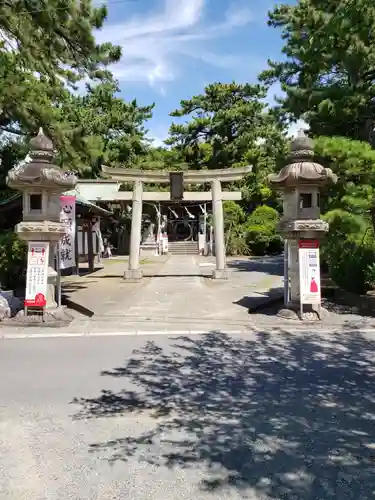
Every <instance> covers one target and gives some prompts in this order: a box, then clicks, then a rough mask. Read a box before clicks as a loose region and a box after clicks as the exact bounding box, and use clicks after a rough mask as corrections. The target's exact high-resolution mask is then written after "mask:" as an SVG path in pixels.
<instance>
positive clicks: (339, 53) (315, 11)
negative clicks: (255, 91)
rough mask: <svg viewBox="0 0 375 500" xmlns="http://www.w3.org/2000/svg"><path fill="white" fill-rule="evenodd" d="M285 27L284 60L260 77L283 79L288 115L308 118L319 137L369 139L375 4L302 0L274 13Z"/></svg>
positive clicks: (374, 87)
mask: <svg viewBox="0 0 375 500" xmlns="http://www.w3.org/2000/svg"><path fill="white" fill-rule="evenodd" d="M268 24H269V25H270V26H272V27H274V28H279V29H281V30H282V35H281V36H282V39H283V41H284V47H283V53H284V55H285V58H284V60H283V61H282V62H275V61H269V69H268V70H267V71H265V72H264V73H263V74H262V75H261V79H262V80H263V81H264V82H266V83H267V84H273V83H275V82H280V83H281V86H282V89H283V90H284V91H285V92H286V97H285V98H283V99H280V109H279V112H281V114H282V115H284V118H285V117H287V116H292V117H293V118H303V119H305V120H306V121H307V122H308V123H309V125H310V127H311V133H312V134H313V135H314V136H315V135H325V136H334V135H340V136H344V137H350V138H353V139H360V140H368V139H369V136H370V133H371V131H372V128H373V120H374V117H375V115H374V110H375V100H374V98H375V35H374V33H375V4H374V3H372V2H369V1H368V0H356V1H353V0H336V1H334V2H328V1H327V0H300V1H299V2H297V3H296V4H293V5H290V4H282V5H279V6H277V7H275V9H274V10H273V11H272V12H271V13H270V14H269V23H268Z"/></svg>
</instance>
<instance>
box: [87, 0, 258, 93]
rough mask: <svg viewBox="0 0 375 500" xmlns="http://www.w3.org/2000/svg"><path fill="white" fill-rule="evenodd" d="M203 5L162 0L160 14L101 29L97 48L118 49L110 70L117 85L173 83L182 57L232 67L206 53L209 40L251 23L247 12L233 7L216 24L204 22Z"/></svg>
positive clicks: (200, 0) (226, 58)
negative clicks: (118, 56)
mask: <svg viewBox="0 0 375 500" xmlns="http://www.w3.org/2000/svg"><path fill="white" fill-rule="evenodd" d="M204 13H205V0H165V2H164V10H163V11H162V12H156V13H154V14H147V15H143V16H136V17H133V18H132V19H130V20H124V22H120V23H118V24H108V25H105V26H104V28H103V29H102V30H100V31H99V32H98V34H97V40H98V42H99V43H102V42H107V41H110V42H111V43H113V44H117V45H121V47H122V52H123V56H122V59H121V61H120V62H119V63H117V64H115V65H113V67H111V68H110V69H111V71H113V73H114V75H115V77H116V78H117V79H118V80H120V81H131V82H147V83H148V84H149V85H150V86H155V85H157V86H159V85H160V84H162V83H166V82H170V81H173V80H175V79H176V77H177V76H178V75H179V74H180V72H181V71H182V67H183V60H184V57H191V58H196V59H199V60H202V61H204V62H206V63H209V64H212V65H214V66H218V67H225V68H227V67H228V68H232V67H233V66H234V65H235V64H239V63H240V60H241V59H240V57H238V56H235V55H234V56H231V55H230V54H219V53H215V51H211V50H209V48H207V47H208V44H209V41H210V40H212V41H214V40H217V39H219V38H222V37H224V36H226V35H228V34H230V32H231V31H232V30H233V29H234V28H238V27H241V26H244V25H246V24H247V23H249V22H250V21H251V20H252V17H251V12H250V10H249V9H247V8H240V7H237V8H236V7H235V6H232V7H231V8H230V9H229V10H228V11H227V12H226V13H225V16H224V19H223V21H222V22H220V23H216V24H210V23H208V22H206V21H205V20H204Z"/></svg>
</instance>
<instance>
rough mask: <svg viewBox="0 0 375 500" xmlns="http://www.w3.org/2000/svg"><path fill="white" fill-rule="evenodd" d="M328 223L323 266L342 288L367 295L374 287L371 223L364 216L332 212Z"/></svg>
mask: <svg viewBox="0 0 375 500" xmlns="http://www.w3.org/2000/svg"><path fill="white" fill-rule="evenodd" d="M324 219H325V220H327V222H329V224H330V229H329V233H328V235H327V236H326V238H325V239H324V240H323V242H322V246H321V255H322V258H321V260H322V262H323V263H324V264H325V265H326V266H327V268H328V272H329V275H330V276H331V278H332V279H333V281H334V282H335V283H336V284H337V285H338V286H340V287H341V288H343V289H345V290H348V291H349V292H353V293H358V294H364V293H366V292H367V291H368V290H369V289H370V288H372V287H373V286H374V284H375V283H374V278H375V275H374V270H373V265H374V262H375V241H374V236H373V230H372V225H371V221H370V220H369V219H368V218H366V217H365V216H363V215H357V214H352V213H349V212H346V211H344V210H332V211H330V212H328V213H327V214H326V215H325V216H324Z"/></svg>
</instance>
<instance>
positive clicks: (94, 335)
mask: <svg viewBox="0 0 375 500" xmlns="http://www.w3.org/2000/svg"><path fill="white" fill-rule="evenodd" d="M265 330H269V333H270V334H271V335H272V334H275V336H277V335H278V333H287V334H288V333H290V334H291V335H292V334H301V333H306V334H310V333H311V329H310V328H308V326H306V327H302V326H301V327H299V328H285V327H284V328H282V327H278V328H265V327H261V326H259V327H257V328H256V327H255V328H251V329H249V328H246V329H242V330H229V329H220V330H219V329H217V330H215V329H212V330H207V329H206V330H188V329H186V330H122V331H108V332H106V331H97V332H57V331H56V330H55V331H52V332H41V333H3V334H1V335H0V340H1V339H3V340H12V339H14V340H17V339H41V338H45V339H47V338H98V337H134V336H165V335H169V336H189V335H191V336H196V335H208V334H213V333H220V334H224V335H249V336H250V335H252V334H256V333H259V332H262V331H265ZM349 331H351V332H352V330H351V329H347V328H335V327H331V328H325V329H319V330H316V334H317V335H329V334H338V335H340V334H345V333H348V332H349ZM352 333H353V335H355V334H374V335H375V328H357V329H355V331H354V332H352Z"/></svg>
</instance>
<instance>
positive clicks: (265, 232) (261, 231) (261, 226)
mask: <svg viewBox="0 0 375 500" xmlns="http://www.w3.org/2000/svg"><path fill="white" fill-rule="evenodd" d="M279 218H280V216H279V213H278V212H277V210H275V209H274V208H271V207H268V206H266V205H262V206H260V207H258V208H256V209H255V210H254V212H253V213H252V214H251V215H250V216H249V218H248V220H247V223H246V227H245V240H246V244H247V246H248V248H249V251H250V252H251V254H253V255H266V254H278V253H281V251H282V249H283V245H284V243H283V239H282V237H281V236H280V235H278V234H277V233H276V224H277V222H278V220H279Z"/></svg>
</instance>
